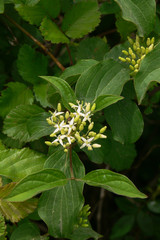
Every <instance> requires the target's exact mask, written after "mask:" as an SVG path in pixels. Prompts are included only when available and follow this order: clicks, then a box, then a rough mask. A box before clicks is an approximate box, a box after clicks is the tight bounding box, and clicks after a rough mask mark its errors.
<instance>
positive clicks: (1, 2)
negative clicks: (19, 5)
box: [0, 0, 4, 13]
mask: <svg viewBox="0 0 160 240" xmlns="http://www.w3.org/2000/svg"><path fill="white" fill-rule="evenodd" d="M3 12H4V0H0V13H3Z"/></svg>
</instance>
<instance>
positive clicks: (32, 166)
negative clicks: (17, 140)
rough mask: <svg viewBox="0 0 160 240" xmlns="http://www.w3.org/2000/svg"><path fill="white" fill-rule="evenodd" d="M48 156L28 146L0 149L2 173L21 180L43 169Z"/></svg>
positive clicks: (0, 170)
mask: <svg viewBox="0 0 160 240" xmlns="http://www.w3.org/2000/svg"><path fill="white" fill-rule="evenodd" d="M45 160H46V157H45V156H44V155H43V154H42V153H38V152H35V151H33V150H30V149H28V148H24V149H21V150H19V149H8V150H3V151H0V175H3V176H6V177H8V178H10V179H12V180H13V181H19V180H21V179H22V178H24V177H26V176H27V175H29V174H32V173H35V172H38V171H40V170H41V169H43V165H44V162H45Z"/></svg>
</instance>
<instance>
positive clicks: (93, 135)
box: [88, 131, 96, 137]
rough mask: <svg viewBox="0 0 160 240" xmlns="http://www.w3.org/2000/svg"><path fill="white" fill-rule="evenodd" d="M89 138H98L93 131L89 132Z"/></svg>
mask: <svg viewBox="0 0 160 240" xmlns="http://www.w3.org/2000/svg"><path fill="white" fill-rule="evenodd" d="M88 136H89V137H95V136H96V133H95V132H93V131H91V132H89V134H88Z"/></svg>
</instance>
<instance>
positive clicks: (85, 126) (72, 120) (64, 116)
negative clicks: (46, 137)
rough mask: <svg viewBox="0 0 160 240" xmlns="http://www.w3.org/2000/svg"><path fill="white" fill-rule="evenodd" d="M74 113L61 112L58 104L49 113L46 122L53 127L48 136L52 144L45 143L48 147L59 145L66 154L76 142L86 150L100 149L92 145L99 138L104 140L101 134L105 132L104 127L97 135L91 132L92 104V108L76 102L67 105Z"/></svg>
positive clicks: (93, 107) (92, 124) (94, 105)
mask: <svg viewBox="0 0 160 240" xmlns="http://www.w3.org/2000/svg"><path fill="white" fill-rule="evenodd" d="M69 104H70V106H71V108H72V109H73V110H74V112H68V111H67V112H62V109H61V104H60V103H58V106H57V110H56V111H55V112H53V113H52V112H50V113H51V117H49V118H47V119H46V120H47V122H48V124H50V125H53V126H54V128H55V130H54V132H53V133H52V134H51V135H50V137H54V140H53V141H52V142H49V141H46V142H45V143H46V144H47V145H49V146H51V145H53V146H58V145H59V144H61V145H62V146H63V147H64V151H65V152H67V151H68V148H69V146H70V145H71V144H72V143H74V142H75V141H77V142H78V143H79V144H80V145H81V147H80V148H84V147H87V148H88V150H92V149H93V148H99V147H101V145H100V144H96V143H93V142H94V141H95V140H97V139H99V138H106V136H105V135H103V133H104V132H105V130H106V126H105V127H103V128H101V129H100V131H99V133H98V134H97V133H96V132H94V131H91V130H92V128H93V126H94V122H92V121H91V116H92V115H93V114H92V113H93V111H94V110H95V108H96V104H95V103H94V104H93V105H92V106H91V104H90V103H85V104H83V102H82V103H81V102H80V101H77V105H75V104H73V103H69Z"/></svg>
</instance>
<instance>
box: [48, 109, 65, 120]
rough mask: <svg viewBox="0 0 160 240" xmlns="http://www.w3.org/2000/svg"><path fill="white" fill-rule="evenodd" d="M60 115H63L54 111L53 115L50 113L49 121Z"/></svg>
mask: <svg viewBox="0 0 160 240" xmlns="http://www.w3.org/2000/svg"><path fill="white" fill-rule="evenodd" d="M61 114H63V112H57V111H55V112H54V113H52V116H51V120H52V121H54V120H53V118H55V117H56V116H58V115H61Z"/></svg>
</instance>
